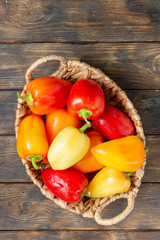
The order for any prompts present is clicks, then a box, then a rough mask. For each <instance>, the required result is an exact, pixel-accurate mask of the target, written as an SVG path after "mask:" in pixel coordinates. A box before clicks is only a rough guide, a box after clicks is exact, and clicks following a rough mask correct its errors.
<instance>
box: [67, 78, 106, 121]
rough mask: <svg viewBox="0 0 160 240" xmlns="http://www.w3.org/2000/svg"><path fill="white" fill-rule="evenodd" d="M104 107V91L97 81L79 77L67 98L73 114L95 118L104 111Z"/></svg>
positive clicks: (82, 118) (82, 117)
mask: <svg viewBox="0 0 160 240" xmlns="http://www.w3.org/2000/svg"><path fill="white" fill-rule="evenodd" d="M104 108H105V97H104V92H103V90H102V88H101V87H100V85H99V84H98V83H97V82H95V81H93V80H91V79H79V80H77V81H76V82H75V83H74V84H73V86H72V88H71V91H70V93H69V96H68V100H67V109H68V112H69V113H70V114H71V115H73V116H75V117H77V118H79V119H81V120H88V119H94V118H98V117H99V116H100V115H101V114H102V113H103V111H104ZM84 110H85V111H84Z"/></svg>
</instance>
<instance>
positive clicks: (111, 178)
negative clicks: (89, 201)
mask: <svg viewBox="0 0 160 240" xmlns="http://www.w3.org/2000/svg"><path fill="white" fill-rule="evenodd" d="M130 185H131V181H130V179H129V178H128V177H126V176H125V174H124V173H123V172H121V171H119V170H116V169H112V168H108V167H104V168H103V169H101V170H100V171H99V172H98V173H97V174H96V175H95V177H94V178H93V179H92V181H91V182H90V183H89V185H88V188H87V193H88V195H89V196H91V197H94V198H101V197H108V196H111V195H113V194H116V193H122V192H126V191H128V189H129V188H130Z"/></svg>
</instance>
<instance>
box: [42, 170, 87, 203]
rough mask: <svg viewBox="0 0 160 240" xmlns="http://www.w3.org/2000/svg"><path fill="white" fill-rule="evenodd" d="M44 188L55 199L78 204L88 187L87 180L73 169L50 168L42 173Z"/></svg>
mask: <svg viewBox="0 0 160 240" xmlns="http://www.w3.org/2000/svg"><path fill="white" fill-rule="evenodd" d="M41 176H42V180H43V182H44V184H45V185H46V187H47V188H48V189H49V190H50V191H51V192H52V193H53V194H54V195H55V196H57V197H59V198H60V199H62V200H63V201H66V202H73V203H75V202H79V201H80V200H81V199H82V198H83V196H85V195H86V194H85V191H86V188H87V185H88V180H87V178H86V177H85V176H84V175H83V174H82V173H80V172H78V171H76V170H74V169H66V170H53V169H52V168H51V167H50V168H46V169H45V170H43V172H42V175H41Z"/></svg>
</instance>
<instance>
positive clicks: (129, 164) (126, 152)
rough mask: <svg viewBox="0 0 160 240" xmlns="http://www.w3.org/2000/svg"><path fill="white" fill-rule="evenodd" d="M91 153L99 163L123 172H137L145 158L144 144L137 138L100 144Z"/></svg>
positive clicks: (125, 138) (126, 138) (130, 137)
mask: <svg viewBox="0 0 160 240" xmlns="http://www.w3.org/2000/svg"><path fill="white" fill-rule="evenodd" d="M91 152H92V153H93V155H94V156H95V158H96V159H97V160H98V161H99V162H100V163H102V164H104V165H105V166H107V167H111V168H114V169H118V170H120V171H123V172H134V171H136V170H138V169H139V168H140V167H141V166H142V164H143V162H144V158H145V148H144V144H143V142H142V141H141V140H140V139H139V138H138V137H137V136H128V137H124V138H120V139H116V140H111V141H108V142H105V143H101V144H99V145H97V146H95V147H93V148H92V149H91Z"/></svg>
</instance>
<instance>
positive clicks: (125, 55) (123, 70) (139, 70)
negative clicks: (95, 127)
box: [0, 43, 160, 89]
mask: <svg viewBox="0 0 160 240" xmlns="http://www.w3.org/2000/svg"><path fill="white" fill-rule="evenodd" d="M159 49H160V44H159V43H149V44H145V43H137V44H128V43H125V44H124V43H122V44H121V43H119V44H114V43H100V44H84V45H82V44H52V43H50V44H49V43H48V44H47V43H46V44H40V43H39V44H38V43H36V44H0V59H1V64H0V89H21V88H22V86H23V85H24V83H25V79H24V75H25V72H26V70H27V68H28V67H29V65H30V64H31V63H32V62H34V61H35V60H37V59H38V58H40V57H42V56H45V55H50V54H58V55H63V56H66V57H68V58H74V59H80V60H82V61H85V62H87V63H88V64H90V65H91V66H94V67H96V68H100V69H101V70H102V71H103V72H104V73H106V74H107V75H108V76H109V77H110V78H112V79H113V80H114V81H115V82H116V83H117V84H118V85H119V86H120V87H121V88H123V89H160V68H159V61H160V51H159ZM57 67H58V63H57V62H50V63H49V62H48V63H46V64H43V65H42V66H41V67H39V68H38V69H37V70H36V71H35V72H34V77H41V76H46V75H49V74H51V73H52V72H53V71H54V70H56V69H57Z"/></svg>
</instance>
